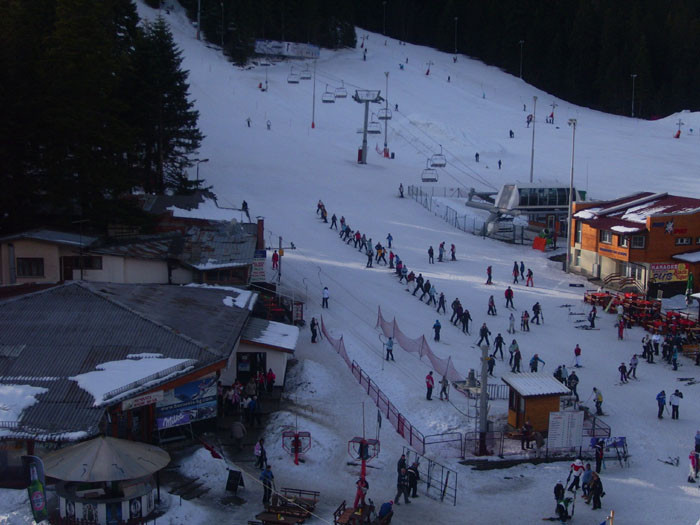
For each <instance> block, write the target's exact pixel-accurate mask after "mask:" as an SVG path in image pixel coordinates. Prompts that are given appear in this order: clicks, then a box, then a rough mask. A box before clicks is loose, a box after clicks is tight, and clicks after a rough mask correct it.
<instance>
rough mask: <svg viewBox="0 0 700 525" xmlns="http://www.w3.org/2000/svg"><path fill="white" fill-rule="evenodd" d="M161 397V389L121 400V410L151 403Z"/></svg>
mask: <svg viewBox="0 0 700 525" xmlns="http://www.w3.org/2000/svg"><path fill="white" fill-rule="evenodd" d="M161 399H163V391H162V390H159V391H158V392H152V393H150V394H143V395H142V396H138V397H134V398H131V399H125V400H124V401H122V410H131V409H132V408H140V407H144V406H146V405H153V404H155V403H157V402H158V401H160V400H161Z"/></svg>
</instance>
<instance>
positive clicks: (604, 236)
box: [600, 230, 612, 244]
mask: <svg viewBox="0 0 700 525" xmlns="http://www.w3.org/2000/svg"><path fill="white" fill-rule="evenodd" d="M600 242H604V243H605V244H612V232H609V231H606V230H600Z"/></svg>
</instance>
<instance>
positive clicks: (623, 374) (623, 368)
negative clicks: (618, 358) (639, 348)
mask: <svg viewBox="0 0 700 525" xmlns="http://www.w3.org/2000/svg"><path fill="white" fill-rule="evenodd" d="M617 370H618V371H619V372H620V383H627V367H626V366H625V363H620V366H618V367H617Z"/></svg>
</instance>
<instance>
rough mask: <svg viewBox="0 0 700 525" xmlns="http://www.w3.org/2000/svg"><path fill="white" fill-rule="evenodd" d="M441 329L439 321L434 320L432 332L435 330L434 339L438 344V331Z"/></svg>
mask: <svg viewBox="0 0 700 525" xmlns="http://www.w3.org/2000/svg"><path fill="white" fill-rule="evenodd" d="M441 328H442V325H440V320H439V319H435V324H434V325H433V330H435V337H434V339H435V340H436V341H438V342H440V329H441Z"/></svg>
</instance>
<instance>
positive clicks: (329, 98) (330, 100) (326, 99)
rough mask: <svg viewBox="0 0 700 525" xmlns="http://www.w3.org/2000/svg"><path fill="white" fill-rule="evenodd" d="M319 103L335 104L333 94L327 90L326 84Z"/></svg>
mask: <svg viewBox="0 0 700 525" xmlns="http://www.w3.org/2000/svg"><path fill="white" fill-rule="evenodd" d="M321 102H323V103H324V104H334V103H335V93H334V92H333V91H330V90H329V89H328V84H326V91H325V92H324V93H323V95H322V96H321Z"/></svg>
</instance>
